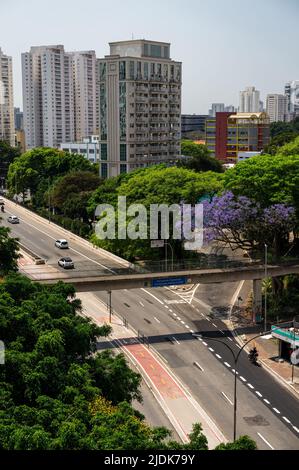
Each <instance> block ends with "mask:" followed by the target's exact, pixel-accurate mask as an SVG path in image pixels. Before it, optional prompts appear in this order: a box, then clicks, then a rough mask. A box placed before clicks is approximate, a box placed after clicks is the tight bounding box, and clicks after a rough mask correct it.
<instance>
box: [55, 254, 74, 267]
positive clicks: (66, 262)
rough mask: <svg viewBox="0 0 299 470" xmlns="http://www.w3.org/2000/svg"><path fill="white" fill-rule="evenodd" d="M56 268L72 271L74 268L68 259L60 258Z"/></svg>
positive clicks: (71, 261)
mask: <svg viewBox="0 0 299 470" xmlns="http://www.w3.org/2000/svg"><path fill="white" fill-rule="evenodd" d="M58 266H61V267H62V268H64V269H73V268H74V267H75V266H74V262H73V260H72V259H71V258H69V257H65V258H60V260H58Z"/></svg>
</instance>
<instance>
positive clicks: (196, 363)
mask: <svg viewBox="0 0 299 470" xmlns="http://www.w3.org/2000/svg"><path fill="white" fill-rule="evenodd" d="M193 364H194V365H195V366H196V367H198V369H200V370H201V371H202V372H204V369H203V367H201V365H200V364H198V362H193Z"/></svg>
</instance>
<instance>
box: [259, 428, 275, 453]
mask: <svg viewBox="0 0 299 470" xmlns="http://www.w3.org/2000/svg"><path fill="white" fill-rule="evenodd" d="M257 434H258V436H260V438H261V439H262V440H263V441H264V442H265V444H267V446H269V447H270V449H272V450H275V449H274V447H272V446H271V444H270V442H268V441H267V439H265V438H264V436H262V434H261V433H260V432H258V433H257Z"/></svg>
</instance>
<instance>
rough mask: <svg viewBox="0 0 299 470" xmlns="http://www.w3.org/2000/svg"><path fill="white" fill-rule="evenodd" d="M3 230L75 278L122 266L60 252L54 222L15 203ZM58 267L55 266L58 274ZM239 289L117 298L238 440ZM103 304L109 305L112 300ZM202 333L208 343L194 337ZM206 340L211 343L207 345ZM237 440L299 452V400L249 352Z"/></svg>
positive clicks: (82, 251) (242, 365)
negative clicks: (235, 326)
mask: <svg viewBox="0 0 299 470" xmlns="http://www.w3.org/2000/svg"><path fill="white" fill-rule="evenodd" d="M10 214H13V215H19V216H20V218H21V223H20V224H19V225H13V226H11V225H10V224H8V223H7V222H6V220H5V219H6V216H8V215H10ZM3 225H6V226H9V227H10V228H11V229H12V234H13V235H14V236H17V237H19V238H20V241H21V243H23V244H24V245H26V246H27V247H28V248H30V249H32V250H33V251H35V252H36V253H37V254H38V255H40V256H42V257H45V258H46V259H47V261H48V263H49V264H50V265H52V266H53V267H54V266H55V267H56V263H57V260H58V258H59V257H60V256H63V255H64V254H65V253H66V251H67V252H68V253H67V254H68V255H70V256H71V257H72V258H73V260H74V262H75V265H76V270H75V271H76V275H78V271H80V275H82V276H84V275H86V274H87V272H88V274H89V275H94V273H95V274H99V273H101V274H103V273H105V274H107V273H110V274H111V275H112V274H113V272H115V270H117V269H118V268H119V264H118V263H117V262H116V261H114V260H112V259H111V258H109V257H105V256H102V255H96V254H95V253H94V251H91V250H90V249H88V248H87V247H86V245H84V244H81V243H80V242H78V241H76V240H71V245H70V250H65V251H63V252H62V250H59V249H58V248H55V246H54V241H55V239H57V238H67V237H66V236H65V235H64V234H63V232H61V231H60V229H57V228H55V226H53V225H52V224H48V222H47V221H45V222H39V221H37V220H36V218H34V217H32V215H31V214H30V213H26V214H24V211H23V210H22V209H21V208H18V207H15V206H14V205H12V203H7V204H6V214H4V220H3ZM55 269H56V268H55ZM237 287H238V285H237V283H228V284H218V285H206V286H205V285H200V286H196V289H194V290H193V291H192V290H190V291H189V293H183V292H178V291H176V292H173V291H171V290H170V289H166V288H163V289H150V290H148V289H139V290H131V291H118V292H117V293H116V292H115V293H113V294H112V299H113V300H112V302H113V308H114V310H115V312H117V313H118V314H119V315H121V316H123V317H124V318H126V319H127V320H128V321H129V323H130V325H132V326H133V327H134V328H135V330H139V332H140V334H143V335H145V336H147V337H148V340H149V342H150V345H151V347H154V348H155V349H156V350H157V351H158V353H159V354H160V355H161V357H162V358H163V360H165V361H167V363H168V365H169V366H170V367H171V368H172V369H173V371H174V372H175V374H176V375H177V377H178V378H179V379H181V380H182V381H183V382H184V383H185V384H186V385H187V386H188V387H189V389H190V391H191V393H192V394H193V395H194V397H195V398H196V399H197V400H198V402H199V403H200V404H201V405H202V406H203V408H204V409H205V410H206V411H207V413H208V414H210V416H211V417H212V418H213V419H214V420H215V422H216V423H217V424H218V426H219V427H220V429H222V430H223V432H224V434H225V435H226V436H227V437H228V438H229V439H231V438H232V426H233V406H232V402H233V395H232V393H233V373H232V369H233V367H234V365H233V362H232V355H231V353H230V351H229V350H228V349H227V347H226V346H224V345H223V344H221V343H218V342H216V341H214V340H215V339H218V340H220V341H222V342H224V344H227V345H228V346H230V347H231V348H232V349H233V351H234V352H238V350H239V348H238V345H237V343H236V342H235V340H234V338H233V337H232V336H231V333H230V332H229V331H228V330H227V327H226V325H225V324H224V323H223V319H224V318H225V316H226V315H227V308H228V305H229V304H230V302H231V298H232V296H233V294H234V292H235V291H236V289H237ZM97 295H98V297H99V298H101V299H103V300H104V301H105V302H106V300H107V299H106V294H105V293H104V292H100V293H98V294H97ZM192 332H194V333H200V334H201V335H202V338H201V339H197V338H195V337H194V336H193V335H192ZM206 338H207V339H206ZM237 370H238V372H239V375H238V378H239V380H238V428H237V430H238V434H239V435H241V434H248V435H250V436H252V437H253V438H254V439H255V440H256V441H257V443H258V446H259V448H261V449H271V448H274V449H298V448H299V439H298V438H299V406H298V403H299V402H298V400H297V399H296V398H295V397H294V396H293V395H292V394H291V393H289V392H288V391H287V390H286V389H285V387H283V386H282V385H280V384H279V383H278V382H277V381H276V380H274V379H273V378H272V376H271V375H269V373H268V372H267V371H265V370H264V369H263V368H259V367H255V366H253V365H251V364H250V363H249V361H248V358H247V355H246V354H245V353H242V354H241V356H240V360H239V366H238V369H237Z"/></svg>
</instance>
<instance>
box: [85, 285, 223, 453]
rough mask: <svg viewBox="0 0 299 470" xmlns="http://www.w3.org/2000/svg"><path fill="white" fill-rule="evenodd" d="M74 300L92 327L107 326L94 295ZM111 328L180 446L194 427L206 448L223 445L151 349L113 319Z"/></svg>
mask: <svg viewBox="0 0 299 470" xmlns="http://www.w3.org/2000/svg"><path fill="white" fill-rule="evenodd" d="M77 297H78V298H80V299H81V301H82V305H83V313H84V314H85V315H87V316H88V317H90V318H92V319H93V320H94V321H95V323H97V324H100V325H102V324H104V323H108V322H109V316H108V312H107V309H106V306H105V305H104V304H103V303H102V302H101V301H100V300H99V299H97V298H96V297H95V295H93V294H91V293H80V294H77ZM112 328H113V331H112V334H111V336H110V338H111V341H113V343H114V344H115V345H116V347H117V345H118V346H119V347H120V348H121V349H122V351H123V352H124V353H125V354H126V355H127V357H128V358H129V359H130V361H131V362H132V363H133V364H134V365H135V366H136V367H137V368H138V370H139V372H140V373H141V375H142V376H143V378H144V380H145V382H146V384H147V385H148V387H149V388H150V390H151V392H152V393H153V394H154V396H155V398H156V400H157V402H158V404H159V405H160V406H161V407H162V409H163V410H164V412H165V413H166V415H167V417H168V419H169V421H170V422H171V423H172V425H173V427H174V428H175V430H176V431H177V433H178V435H179V436H180V438H181V439H182V441H183V442H187V441H188V434H189V433H190V432H191V431H192V425H193V424H194V423H201V424H202V428H203V433H204V434H205V436H206V437H207V439H208V445H209V448H211V449H213V448H214V447H216V446H217V445H218V444H219V443H221V442H227V439H226V438H225V436H224V435H223V434H222V432H221V431H220V430H219V429H218V427H217V425H216V424H215V423H214V422H213V421H212V419H211V418H210V417H209V416H208V415H207V413H206V412H205V411H204V409H203V408H202V407H201V406H200V405H199V403H197V402H196V400H195V399H194V398H193V397H192V396H191V394H190V393H189V391H188V390H187V389H186V387H185V386H184V384H182V383H181V382H180V381H179V379H178V378H177V377H176V376H175V375H174V374H173V372H172V371H171V370H170V369H169V368H168V367H167V366H166V364H164V363H163V361H162V359H160V357H159V356H158V354H156V353H155V351H154V350H153V349H152V348H148V346H146V345H144V344H141V343H140V341H139V339H138V337H137V335H136V333H135V332H134V331H133V330H132V329H130V328H128V327H127V326H124V325H123V323H122V321H121V320H120V319H119V318H118V317H117V316H116V315H113V317H112Z"/></svg>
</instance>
